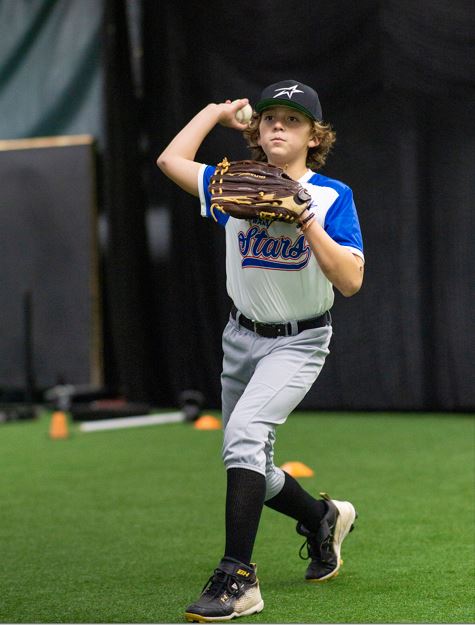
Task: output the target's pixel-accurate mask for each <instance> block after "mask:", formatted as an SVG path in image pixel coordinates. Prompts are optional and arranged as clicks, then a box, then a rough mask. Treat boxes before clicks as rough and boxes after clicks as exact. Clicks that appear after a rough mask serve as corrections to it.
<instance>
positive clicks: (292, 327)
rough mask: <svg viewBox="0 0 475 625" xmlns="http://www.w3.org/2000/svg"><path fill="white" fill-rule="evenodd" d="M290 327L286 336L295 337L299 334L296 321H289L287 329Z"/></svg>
mask: <svg viewBox="0 0 475 625" xmlns="http://www.w3.org/2000/svg"><path fill="white" fill-rule="evenodd" d="M289 326H290V332H287V336H295V335H296V334H298V333H299V324H298V321H289V322H288V324H287V327H289Z"/></svg>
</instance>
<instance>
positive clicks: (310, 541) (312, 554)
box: [299, 528, 333, 562]
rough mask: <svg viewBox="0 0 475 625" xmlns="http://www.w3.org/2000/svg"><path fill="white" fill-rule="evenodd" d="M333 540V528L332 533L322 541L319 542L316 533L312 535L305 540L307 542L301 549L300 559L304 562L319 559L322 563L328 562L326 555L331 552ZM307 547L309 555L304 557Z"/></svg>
mask: <svg viewBox="0 0 475 625" xmlns="http://www.w3.org/2000/svg"><path fill="white" fill-rule="evenodd" d="M332 540H333V528H331V531H330V532H329V533H328V534H327V535H326V536H325V537H324V538H323V540H321V541H320V542H319V541H318V536H317V534H316V533H312V534H310V535H309V536H307V538H306V539H305V542H304V543H303V545H302V546H301V547H300V550H299V558H301V559H302V560H310V559H312V560H314V559H319V560H321V561H322V562H326V554H329V553H330V552H331V542H332ZM305 547H307V555H303V552H304V549H305Z"/></svg>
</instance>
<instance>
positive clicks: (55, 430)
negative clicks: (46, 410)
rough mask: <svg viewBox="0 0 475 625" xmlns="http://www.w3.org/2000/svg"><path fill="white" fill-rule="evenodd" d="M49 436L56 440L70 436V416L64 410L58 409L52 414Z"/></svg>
mask: <svg viewBox="0 0 475 625" xmlns="http://www.w3.org/2000/svg"><path fill="white" fill-rule="evenodd" d="M49 436H50V438H52V439H54V440H57V439H64V438H68V436H69V429H68V418H67V416H66V413H65V412H63V411H62V410H56V411H55V412H53V414H52V415H51V422H50V425H49Z"/></svg>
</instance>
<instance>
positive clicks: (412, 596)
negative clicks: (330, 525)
mask: <svg viewBox="0 0 475 625" xmlns="http://www.w3.org/2000/svg"><path fill="white" fill-rule="evenodd" d="M49 424H50V414H49V413H45V414H44V415H43V416H42V417H40V418H39V419H38V420H36V421H32V422H16V423H7V424H4V425H1V426H0V509H1V514H0V519H1V521H0V553H1V569H2V571H1V573H0V585H1V593H0V597H1V600H0V621H1V622H8V623H33V622H34V623H179V622H183V610H184V608H185V607H186V605H187V604H188V603H190V602H191V601H193V600H195V599H196V598H197V596H198V595H199V592H200V590H201V588H202V586H203V584H204V583H205V582H206V580H207V578H208V576H209V575H211V573H212V571H213V568H214V567H215V566H216V564H217V562H218V560H219V558H220V556H221V552H222V548H223V523H224V514H223V512H224V484H225V474H224V470H223V468H222V466H221V461H220V457H219V455H220V444H221V432H220V431H216V430H214V431H199V430H196V429H194V428H193V426H192V425H191V424H189V423H187V424H184V423H178V424H169V425H160V426H149V427H141V428H134V429H127V430H115V431H107V432H95V433H83V432H79V431H78V429H77V424H70V437H69V439H68V440H50V438H49V436H48V431H49ZM474 426H475V421H474V419H473V415H466V414H465V415H450V414H437V415H422V414H377V413H370V414H362V413H351V414H350V413H295V414H293V415H291V417H290V418H289V420H288V422H287V424H286V425H285V426H284V427H282V428H280V430H279V432H278V438H277V446H276V461H277V464H283V463H284V462H286V461H292V460H299V461H301V462H304V463H305V464H307V465H308V466H310V467H311V468H312V469H314V471H315V476H314V477H311V478H302V479H301V480H300V481H301V483H302V484H303V485H304V486H305V487H306V488H307V489H309V490H311V491H312V492H314V493H318V492H319V491H327V492H329V493H330V495H332V496H333V497H334V498H336V499H344V498H349V499H351V500H352V501H353V503H354V504H355V506H356V507H357V509H358V512H359V519H358V522H357V527H356V530H355V531H354V532H353V533H352V534H350V536H349V537H348V539H347V540H346V541H345V543H344V545H343V552H342V555H343V558H344V561H345V564H344V566H343V568H342V571H341V573H340V575H339V576H338V577H337V578H336V579H335V580H333V581H331V582H328V583H326V584H309V583H306V582H305V581H304V580H303V574H304V571H305V568H306V563H305V562H303V561H302V560H300V559H299V557H298V551H299V548H300V545H301V542H302V540H303V539H302V538H301V537H300V536H298V535H297V534H296V532H295V531H294V528H295V523H294V522H293V521H292V520H291V519H288V518H285V517H281V516H280V515H278V514H277V513H275V512H273V511H272V510H268V509H265V510H264V513H263V517H262V519H261V525H260V531H259V535H258V540H257V543H256V547H255V551H254V559H255V561H256V562H257V563H258V574H259V577H260V580H261V588H262V594H263V598H264V601H265V609H264V611H263V612H262V613H261V614H260V615H255V616H253V617H245V619H242V620H241V621H237V622H242V621H244V620H245V622H250V623H472V622H474V620H475V605H474V603H475V597H474V573H475V545H474V542H475V497H474V485H475V470H474V469H475V467H474V459H475V454H474V451H475V436H474V435H475V427H474Z"/></svg>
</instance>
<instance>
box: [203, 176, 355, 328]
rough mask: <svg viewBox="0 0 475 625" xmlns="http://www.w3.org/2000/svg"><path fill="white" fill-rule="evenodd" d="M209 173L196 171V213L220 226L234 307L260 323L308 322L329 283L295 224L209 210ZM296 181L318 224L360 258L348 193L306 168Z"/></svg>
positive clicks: (328, 303)
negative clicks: (308, 198) (306, 195)
mask: <svg viewBox="0 0 475 625" xmlns="http://www.w3.org/2000/svg"><path fill="white" fill-rule="evenodd" d="M214 170H215V167H211V166H207V165H203V166H202V167H201V169H200V172H199V193H200V201H201V214H202V215H203V216H204V217H209V218H211V219H213V220H215V221H216V222H217V223H219V224H220V225H221V226H223V227H224V228H225V231H226V275H227V291H228V294H229V296H230V297H231V299H232V300H233V302H234V304H235V306H236V308H238V309H239V310H240V311H241V312H242V313H243V314H244V315H245V316H246V317H248V318H249V319H252V320H254V321H260V322H262V323H282V322H287V321H292V320H301V319H309V318H311V317H317V316H319V315H321V314H323V313H324V312H326V311H327V310H330V308H331V307H332V305H333V300H334V293H333V285H332V284H331V282H330V281H329V280H328V279H327V278H326V277H325V275H324V274H323V272H322V270H321V269H320V266H319V264H318V263H317V261H316V259H315V256H314V255H313V254H312V251H311V249H310V246H309V245H308V243H307V241H306V239H305V236H304V235H303V234H302V233H301V232H300V230H299V229H298V228H297V227H296V225H295V224H286V223H282V222H279V221H270V220H262V219H253V220H251V221H247V220H243V219H235V218H234V217H230V216H229V215H225V214H223V213H221V212H220V211H213V212H211V211H210V206H211V196H210V194H209V192H208V184H209V180H210V178H211V176H212V175H213V173H214ZM299 182H300V183H301V184H302V186H304V187H305V188H306V189H307V191H308V192H309V193H310V194H311V196H312V203H311V206H310V208H311V211H312V212H313V213H315V216H316V218H317V220H318V222H319V223H320V225H321V226H322V227H323V228H324V229H325V231H326V232H327V233H328V234H329V235H330V236H331V237H332V239H334V240H335V241H336V242H337V243H339V244H340V245H343V246H345V247H348V249H349V250H350V251H351V252H352V253H353V254H356V255H357V256H360V257H361V258H362V259H363V260H364V256H363V243H362V237H361V230H360V226H359V222H358V215H357V213H356V208H355V204H354V202H353V194H352V192H351V189H350V188H349V187H348V186H346V185H345V184H343V183H341V182H339V181H337V180H333V179H331V178H327V177H326V176H322V175H321V174H317V173H315V172H313V171H311V170H308V171H307V173H306V174H304V176H302V178H300V180H299Z"/></svg>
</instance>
